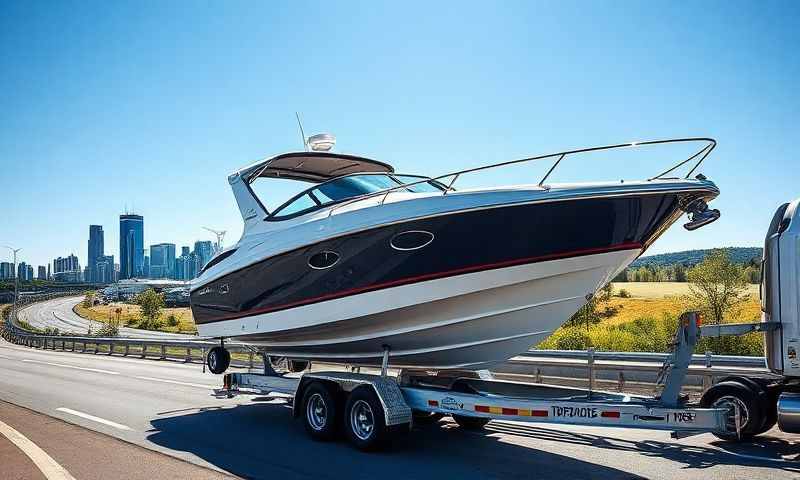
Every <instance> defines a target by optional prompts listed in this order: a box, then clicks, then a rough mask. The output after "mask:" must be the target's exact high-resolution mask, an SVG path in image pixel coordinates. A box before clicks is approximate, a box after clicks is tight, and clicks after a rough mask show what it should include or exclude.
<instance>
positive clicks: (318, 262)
mask: <svg viewBox="0 0 800 480" xmlns="http://www.w3.org/2000/svg"><path fill="white" fill-rule="evenodd" d="M338 262H339V254H338V253H336V252H332V251H330V250H323V251H321V252H319V253H315V254H314V255H311V257H310V258H309V259H308V266H309V267H311V268H313V269H315V270H324V269H326V268H331V267H332V266H334V265H336V264H337V263H338Z"/></svg>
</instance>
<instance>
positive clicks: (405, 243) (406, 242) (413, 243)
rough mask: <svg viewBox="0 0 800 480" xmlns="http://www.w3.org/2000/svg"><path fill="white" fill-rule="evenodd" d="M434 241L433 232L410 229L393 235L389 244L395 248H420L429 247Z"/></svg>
mask: <svg viewBox="0 0 800 480" xmlns="http://www.w3.org/2000/svg"><path fill="white" fill-rule="evenodd" d="M432 241H433V234H432V233H431V232H426V231H424V230H409V231H407V232H401V233H398V234H397V235H395V236H394V237H392V240H391V241H390V242H389V245H391V246H392V248H394V249H395V250H400V251H408V250H419V249H420V248H423V247H427V246H428V245H429V244H430V243H431V242H432Z"/></svg>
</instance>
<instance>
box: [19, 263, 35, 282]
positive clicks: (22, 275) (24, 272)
mask: <svg viewBox="0 0 800 480" xmlns="http://www.w3.org/2000/svg"><path fill="white" fill-rule="evenodd" d="M31 277H33V275H31ZM17 278H19V279H20V280H21V281H23V282H24V281H27V280H32V279H29V278H28V264H27V263H25V262H19V263H18V264H17Z"/></svg>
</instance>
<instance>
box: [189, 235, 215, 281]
mask: <svg viewBox="0 0 800 480" xmlns="http://www.w3.org/2000/svg"><path fill="white" fill-rule="evenodd" d="M194 254H195V255H197V262H198V263H199V264H200V267H198V268H197V272H198V273H199V272H200V270H201V269H202V268H203V266H204V265H205V264H206V263H208V261H209V260H211V258H212V257H213V256H214V246H213V245H212V244H211V242H210V241H209V240H203V241H199V242H194ZM195 276H197V275H195ZM192 278H194V277H192Z"/></svg>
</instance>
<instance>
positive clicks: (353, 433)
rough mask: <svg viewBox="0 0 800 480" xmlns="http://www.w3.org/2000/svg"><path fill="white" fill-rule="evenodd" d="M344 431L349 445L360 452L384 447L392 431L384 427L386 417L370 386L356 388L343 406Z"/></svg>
mask: <svg viewBox="0 0 800 480" xmlns="http://www.w3.org/2000/svg"><path fill="white" fill-rule="evenodd" d="M344 430H345V435H347V439H348V440H349V441H350V443H351V444H352V445H353V446H354V447H356V448H358V449H359V450H362V451H374V450H378V449H380V448H381V447H383V446H385V445H386V443H387V442H388V440H389V438H390V437H391V433H392V430H391V429H389V428H387V427H386V416H385V413H384V410H383V405H381V402H380V400H379V399H378V396H377V394H375V391H374V390H373V389H372V387H371V386H367V385H364V386H361V387H358V388H356V389H355V390H353V391H352V392H351V393H350V396H349V397H347V402H346V403H345V406H344Z"/></svg>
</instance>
